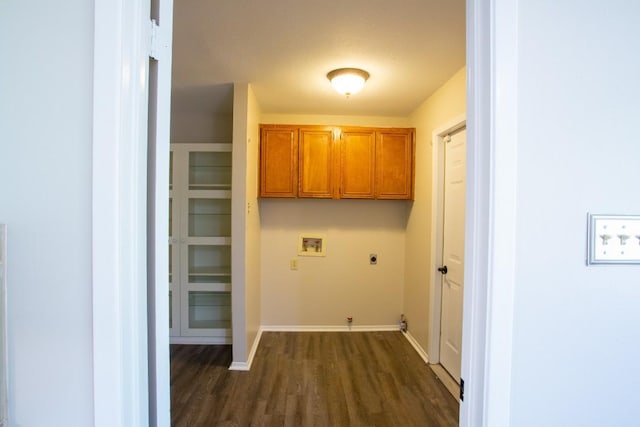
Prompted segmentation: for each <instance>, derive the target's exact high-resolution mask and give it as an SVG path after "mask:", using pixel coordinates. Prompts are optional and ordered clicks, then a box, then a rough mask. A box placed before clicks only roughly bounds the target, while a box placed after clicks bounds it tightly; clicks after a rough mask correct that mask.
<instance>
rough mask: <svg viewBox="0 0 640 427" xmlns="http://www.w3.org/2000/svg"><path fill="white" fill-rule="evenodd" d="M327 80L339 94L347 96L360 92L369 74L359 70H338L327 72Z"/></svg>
mask: <svg viewBox="0 0 640 427" xmlns="http://www.w3.org/2000/svg"><path fill="white" fill-rule="evenodd" d="M327 78H328V79H329V81H330V82H331V84H332V85H333V87H334V89H335V90H337V91H338V92H339V93H341V94H343V95H346V96H347V98H348V97H349V95H353V94H354V93H358V92H360V90H362V88H363V87H364V83H365V82H366V81H367V79H368V78H369V73H367V72H366V71H364V70H361V69H359V68H338V69H337V70H333V71H329V73H328V74H327Z"/></svg>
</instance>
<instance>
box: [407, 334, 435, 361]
mask: <svg viewBox="0 0 640 427" xmlns="http://www.w3.org/2000/svg"><path fill="white" fill-rule="evenodd" d="M403 334H404V337H405V338H406V339H407V341H409V344H411V346H412V347H413V348H414V349H415V350H416V352H417V353H418V355H419V356H420V357H421V358H422V360H424V363H427V364H428V363H429V355H428V354H427V352H426V351H424V349H423V348H422V346H420V344H418V341H416V339H415V338H414V337H413V335H411V332H409V331H407V332H403Z"/></svg>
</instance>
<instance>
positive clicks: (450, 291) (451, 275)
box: [440, 128, 466, 383]
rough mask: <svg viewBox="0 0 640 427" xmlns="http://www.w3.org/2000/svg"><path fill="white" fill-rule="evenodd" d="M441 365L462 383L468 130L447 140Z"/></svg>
mask: <svg viewBox="0 0 640 427" xmlns="http://www.w3.org/2000/svg"><path fill="white" fill-rule="evenodd" d="M444 145H445V171H444V215H443V218H444V224H443V248H442V267H441V269H440V271H441V273H442V311H441V321H440V363H441V364H442V366H443V367H444V368H445V369H446V370H447V371H448V372H449V373H450V374H451V376H452V377H453V378H454V379H455V380H456V381H457V382H458V383H460V362H461V347H462V300H463V298H462V295H463V290H464V211H465V206H464V201H465V170H466V162H465V158H466V129H465V128H462V129H460V130H458V131H456V132H455V133H454V134H452V135H449V136H448V137H446V138H445V144H444Z"/></svg>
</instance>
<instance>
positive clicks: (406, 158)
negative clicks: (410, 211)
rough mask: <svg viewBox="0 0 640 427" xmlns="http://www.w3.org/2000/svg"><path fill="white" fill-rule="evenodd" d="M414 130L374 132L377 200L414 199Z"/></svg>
mask: <svg viewBox="0 0 640 427" xmlns="http://www.w3.org/2000/svg"><path fill="white" fill-rule="evenodd" d="M414 134H415V132H414V131H413V129H389V130H379V131H378V132H377V133H376V137H377V138H376V185H375V189H376V191H375V197H376V199H400V200H410V199H413V180H414V179H413V176H414V167H413V162H414V148H413V147H414Z"/></svg>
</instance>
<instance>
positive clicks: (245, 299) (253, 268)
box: [231, 83, 260, 368]
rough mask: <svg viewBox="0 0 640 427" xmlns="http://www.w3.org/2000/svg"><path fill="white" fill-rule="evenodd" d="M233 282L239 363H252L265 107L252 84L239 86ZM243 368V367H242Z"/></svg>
mask: <svg viewBox="0 0 640 427" xmlns="http://www.w3.org/2000/svg"><path fill="white" fill-rule="evenodd" d="M233 105H234V107H233V108H234V114H233V171H232V180H233V181H232V182H233V187H232V198H231V204H232V205H231V206H232V215H233V219H232V224H231V228H232V229H231V235H232V237H233V244H232V247H231V265H232V267H231V268H232V271H231V283H232V285H231V286H232V294H233V297H232V313H231V315H232V319H233V362H234V364H244V363H246V362H248V359H249V354H250V351H251V347H252V346H253V343H254V341H255V338H256V336H257V334H258V330H259V328H260V252H259V248H260V218H259V215H258V211H257V209H256V207H257V203H256V200H255V194H256V182H257V180H256V173H257V172H256V168H255V167H253V166H252V165H255V164H256V162H257V153H258V149H257V145H258V144H257V141H258V139H257V138H258V123H259V121H260V108H259V106H258V103H257V102H256V99H255V96H254V94H253V91H252V90H251V87H250V86H249V85H248V84H247V83H236V84H235V85H234V101H233ZM238 368H241V366H238Z"/></svg>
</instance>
